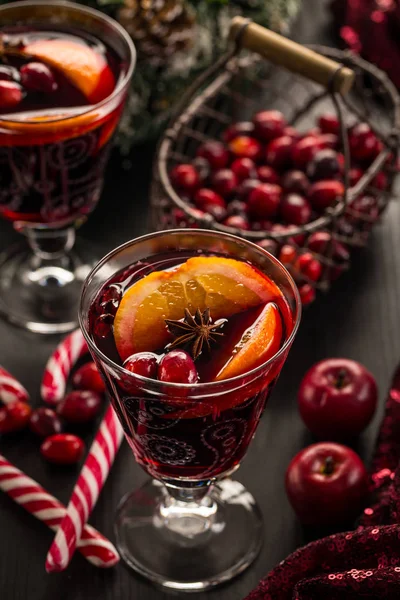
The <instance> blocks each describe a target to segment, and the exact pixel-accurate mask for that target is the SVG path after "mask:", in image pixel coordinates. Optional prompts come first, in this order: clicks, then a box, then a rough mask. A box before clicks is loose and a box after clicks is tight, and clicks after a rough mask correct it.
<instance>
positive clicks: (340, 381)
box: [335, 369, 347, 390]
mask: <svg viewBox="0 0 400 600" xmlns="http://www.w3.org/2000/svg"><path fill="white" fill-rule="evenodd" d="M346 383H347V371H346V369H340V371H339V372H338V374H337V377H336V381H335V387H336V388H337V389H338V390H341V389H342V388H344V386H345V385H346Z"/></svg>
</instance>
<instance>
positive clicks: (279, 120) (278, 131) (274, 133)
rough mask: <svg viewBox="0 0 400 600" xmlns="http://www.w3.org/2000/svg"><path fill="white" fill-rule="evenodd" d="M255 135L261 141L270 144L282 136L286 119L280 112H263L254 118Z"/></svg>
mask: <svg viewBox="0 0 400 600" xmlns="http://www.w3.org/2000/svg"><path fill="white" fill-rule="evenodd" d="M253 123H254V127H255V134H256V136H257V137H259V138H260V139H261V140H263V141H265V142H269V141H270V140H273V139H274V138H277V137H279V136H281V135H282V133H283V130H284V128H285V127H286V119H285V117H284V116H283V114H282V113H281V112H279V111H278V110H263V111H261V112H258V113H257V114H255V115H254V117H253Z"/></svg>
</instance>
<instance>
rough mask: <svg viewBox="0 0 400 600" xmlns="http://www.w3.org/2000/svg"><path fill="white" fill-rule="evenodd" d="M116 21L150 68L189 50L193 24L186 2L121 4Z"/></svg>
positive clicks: (150, 0) (136, 0) (147, 0)
mask: <svg viewBox="0 0 400 600" xmlns="http://www.w3.org/2000/svg"><path fill="white" fill-rule="evenodd" d="M118 20H119V22H120V23H121V25H123V26H124V27H125V29H126V30H127V32H128V33H129V35H130V36H131V37H132V39H133V41H134V42H135V45H136V48H137V51H138V56H139V59H141V58H145V59H147V60H149V59H150V62H152V63H153V64H162V63H165V62H166V61H167V60H168V59H169V57H171V56H172V55H174V54H175V52H178V51H181V50H185V49H187V48H189V47H190V46H191V44H192V39H193V29H194V26H195V21H196V19H195V15H194V12H193V10H192V9H191V8H190V6H189V5H188V4H187V2H186V1H185V0H124V6H123V7H122V8H120V10H119V11H118Z"/></svg>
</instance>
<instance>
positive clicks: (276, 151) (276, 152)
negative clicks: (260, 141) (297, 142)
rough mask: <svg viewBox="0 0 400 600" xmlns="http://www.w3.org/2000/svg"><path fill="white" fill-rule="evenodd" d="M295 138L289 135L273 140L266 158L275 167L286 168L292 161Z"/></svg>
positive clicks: (266, 152) (267, 150)
mask: <svg viewBox="0 0 400 600" xmlns="http://www.w3.org/2000/svg"><path fill="white" fill-rule="evenodd" d="M293 143H294V142H293V139H292V138H291V137H289V136H288V135H284V136H282V137H278V138H276V139H275V140H272V142H270V143H269V144H268V146H267V149H266V151H265V160H266V161H267V163H268V164H269V165H270V166H271V167H273V168H274V169H278V170H280V169H284V168H286V167H287V166H288V165H289V164H290V161H291V156H292V149H293Z"/></svg>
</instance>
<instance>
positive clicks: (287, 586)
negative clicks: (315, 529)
mask: <svg viewBox="0 0 400 600" xmlns="http://www.w3.org/2000/svg"><path fill="white" fill-rule="evenodd" d="M399 463H400V367H399V368H398V370H397V372H396V374H395V376H394V378H393V382H392V386H391V389H390V391H389V395H388V398H387V402H386V412H385V416H384V418H383V421H382V425H381V428H380V432H379V436H378V441H377V445H376V449H375V453H374V458H373V461H372V467H371V471H370V506H369V507H368V508H366V509H365V510H364V513H363V515H362V516H361V519H360V521H359V526H358V528H357V529H356V530H355V531H348V532H345V533H338V534H334V535H331V536H329V537H326V538H323V539H321V540H317V541H315V542H312V543H311V544H308V545H307V546H304V547H303V548H300V549H299V550H296V552H294V553H293V554H291V555H290V556H289V557H288V558H287V559H286V560H284V561H283V562H281V563H280V564H279V565H278V566H277V567H276V568H275V569H273V570H272V571H271V572H270V573H269V575H268V576H267V577H266V578H265V579H263V580H262V581H261V582H260V583H259V585H258V587H257V588H256V589H255V590H253V592H251V593H250V594H249V596H247V598H246V600H317V599H318V600H342V599H343V600H347V599H349V600H350V599H352V600H355V599H358V598H360V599H364V598H373V599H374V600H400V466H399Z"/></svg>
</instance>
